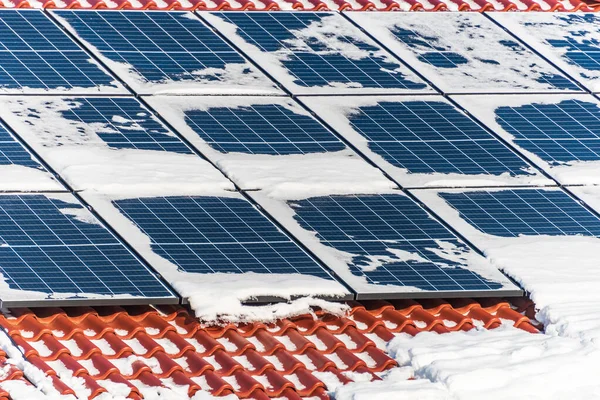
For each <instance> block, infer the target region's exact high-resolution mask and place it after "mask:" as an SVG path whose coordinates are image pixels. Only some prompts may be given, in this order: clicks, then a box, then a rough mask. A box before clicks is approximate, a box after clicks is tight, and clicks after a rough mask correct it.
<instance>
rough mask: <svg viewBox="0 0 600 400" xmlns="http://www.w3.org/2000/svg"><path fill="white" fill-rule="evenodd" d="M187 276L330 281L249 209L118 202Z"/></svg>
mask: <svg viewBox="0 0 600 400" xmlns="http://www.w3.org/2000/svg"><path fill="white" fill-rule="evenodd" d="M114 204H115V206H116V207H117V208H118V209H119V210H120V211H121V212H122V213H123V214H124V215H125V216H126V217H128V218H129V219H130V220H132V221H133V222H134V223H135V224H136V225H137V226H138V227H139V228H140V229H141V230H142V231H143V232H144V233H145V234H146V235H147V236H148V237H149V238H150V239H151V241H152V248H153V250H154V251H155V252H156V253H157V254H158V255H160V256H162V257H164V258H165V259H167V260H169V261H171V262H172V263H174V264H175V265H177V266H178V267H179V268H180V269H181V270H183V271H185V272H195V273H217V272H219V273H245V272H256V273H281V274H290V273H300V274H309V275H314V276H319V277H322V278H328V279H330V275H329V274H328V273H327V272H326V271H325V270H324V269H323V268H321V266H319V265H318V264H317V263H316V262H315V261H314V260H313V259H312V258H310V257H309V256H308V255H307V254H306V253H305V252H304V251H303V250H301V249H300V248H299V247H298V246H297V245H296V244H295V243H293V242H292V241H291V240H290V239H289V238H288V237H287V236H285V235H284V234H283V233H282V232H281V231H279V229H278V228H277V227H276V226H275V225H273V224H272V223H271V222H270V221H269V220H268V219H267V218H265V217H264V216H262V215H261V214H260V213H259V212H258V211H257V210H256V209H255V208H254V207H252V205H251V204H250V203H248V202H247V201H245V200H243V199H236V198H224V197H157V198H140V199H129V200H118V201H114Z"/></svg>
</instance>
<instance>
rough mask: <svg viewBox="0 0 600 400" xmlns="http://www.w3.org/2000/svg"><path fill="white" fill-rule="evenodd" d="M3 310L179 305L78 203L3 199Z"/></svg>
mask: <svg viewBox="0 0 600 400" xmlns="http://www.w3.org/2000/svg"><path fill="white" fill-rule="evenodd" d="M0 272H1V273H2V276H3V279H4V280H5V282H6V283H7V284H8V286H9V289H8V290H6V289H3V291H4V293H0V297H1V298H2V301H3V303H2V305H3V306H8V304H15V305H16V304H20V305H25V304H34V302H35V301H37V300H42V299H50V298H52V299H53V300H55V301H61V300H62V301H63V302H67V301H75V302H76V301H80V300H86V299H88V300H89V299H96V300H98V299H102V300H103V301H108V302H110V299H111V297H113V296H116V297H113V298H115V299H117V298H118V299H119V300H118V301H119V302H120V303H121V304H125V303H131V302H138V303H148V302H149V301H151V302H156V301H158V302H165V301H167V302H175V301H176V298H175V297H174V296H173V294H172V293H171V292H170V291H169V290H168V289H167V288H166V287H165V286H164V285H163V284H162V283H161V282H160V281H159V280H158V279H157V278H156V277H155V276H154V274H153V273H152V272H150V270H148V269H147V268H146V267H145V266H144V265H143V264H142V263H141V262H140V261H139V260H138V259H137V258H136V257H135V256H134V255H133V254H132V253H131V252H129V251H128V250H127V248H126V247H125V246H123V244H121V243H120V242H119V241H118V240H117V239H116V238H115V237H114V236H113V235H112V234H111V233H110V232H109V231H108V230H107V229H106V228H105V227H104V226H102V225H101V224H100V223H98V222H97V221H96V220H95V219H94V217H93V216H92V215H91V214H90V213H89V212H88V211H87V210H86V209H85V208H83V207H82V206H81V205H79V203H77V202H76V201H75V199H74V198H73V197H72V196H71V195H68V194H62V195H51V196H50V195H0Z"/></svg>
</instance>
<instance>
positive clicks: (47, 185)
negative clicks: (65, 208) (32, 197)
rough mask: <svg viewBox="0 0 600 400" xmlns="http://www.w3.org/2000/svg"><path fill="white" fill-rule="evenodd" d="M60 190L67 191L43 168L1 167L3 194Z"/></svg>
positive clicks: (0, 186) (13, 165)
mask: <svg viewBox="0 0 600 400" xmlns="http://www.w3.org/2000/svg"><path fill="white" fill-rule="evenodd" d="M0 129H1V127H0ZM60 190H65V188H64V187H63V186H62V185H61V184H60V183H58V181H57V180H56V179H55V178H54V177H53V176H52V175H50V174H49V173H48V172H47V171H44V170H42V169H41V168H39V169H38V168H32V167H26V166H24V165H18V164H11V165H0V191H2V192H36V191H40V192H41V191H60Z"/></svg>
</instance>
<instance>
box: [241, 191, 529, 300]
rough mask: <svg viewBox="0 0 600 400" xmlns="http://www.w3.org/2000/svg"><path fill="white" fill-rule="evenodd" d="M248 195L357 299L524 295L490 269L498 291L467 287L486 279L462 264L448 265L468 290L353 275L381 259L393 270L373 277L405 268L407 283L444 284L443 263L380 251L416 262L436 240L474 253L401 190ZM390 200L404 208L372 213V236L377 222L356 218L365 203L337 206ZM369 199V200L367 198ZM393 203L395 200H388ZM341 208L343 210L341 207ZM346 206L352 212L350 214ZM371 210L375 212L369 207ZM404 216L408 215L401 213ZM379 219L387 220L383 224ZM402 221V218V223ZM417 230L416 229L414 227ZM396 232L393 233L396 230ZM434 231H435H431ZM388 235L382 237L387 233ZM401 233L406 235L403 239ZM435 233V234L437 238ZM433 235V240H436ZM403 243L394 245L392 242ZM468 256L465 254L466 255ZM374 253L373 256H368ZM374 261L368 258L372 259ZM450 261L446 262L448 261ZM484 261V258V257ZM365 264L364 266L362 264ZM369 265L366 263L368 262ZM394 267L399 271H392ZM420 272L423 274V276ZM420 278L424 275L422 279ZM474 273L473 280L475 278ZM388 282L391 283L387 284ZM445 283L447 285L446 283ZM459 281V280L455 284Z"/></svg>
mask: <svg viewBox="0 0 600 400" xmlns="http://www.w3.org/2000/svg"><path fill="white" fill-rule="evenodd" d="M248 195H249V196H250V197H252V198H253V199H254V200H255V201H256V202H257V203H258V204H259V205H260V206H261V207H262V208H263V209H265V210H266V211H267V212H268V213H270V214H271V215H273V216H274V217H275V218H277V219H278V221H279V222H280V223H281V224H282V225H283V226H284V227H285V228H286V229H287V230H288V231H289V232H290V233H291V234H292V235H294V236H295V237H296V238H298V239H299V240H300V241H301V242H302V243H303V244H304V245H305V246H306V247H307V248H309V249H310V250H311V252H312V253H313V254H315V255H316V256H317V257H319V259H321V260H323V262H324V263H325V264H326V265H327V266H328V267H329V268H330V269H331V270H333V271H334V272H335V273H336V275H337V276H338V277H340V278H341V279H343V280H344V281H345V282H346V283H347V284H348V285H349V286H350V287H351V288H352V289H353V290H354V291H355V292H356V298H357V299H359V300H369V299H379V300H381V299H402V298H412V299H415V298H439V297H448V298H450V297H464V296H474V297H480V296H490V294H491V293H493V294H494V295H496V294H498V295H501V296H520V295H522V291H521V290H520V289H518V288H517V287H516V286H514V284H512V283H511V282H510V281H509V280H508V279H507V278H506V277H505V276H504V275H502V274H501V273H500V272H499V271H497V270H496V269H494V268H492V269H491V270H489V271H487V273H490V274H491V275H493V276H494V279H497V280H498V282H501V284H498V286H499V288H496V289H487V290H482V289H481V288H478V289H476V290H475V289H473V288H472V287H470V288H469V287H468V286H469V285H468V281H469V279H472V280H473V281H478V282H482V280H481V278H480V277H479V276H477V275H476V274H473V272H472V271H470V270H468V269H462V268H456V269H454V268H452V267H451V268H450V269H452V270H453V271H451V273H450V274H455V275H454V278H456V279H457V280H461V279H462V281H461V284H463V285H465V288H463V289H462V290H456V289H454V290H450V289H447V288H446V289H445V288H439V289H438V290H415V289H414V288H413V287H403V286H397V285H396V286H394V282H391V281H388V282H381V284H369V283H367V282H368V279H369V278H367V277H366V275H365V274H364V273H361V274H359V275H355V273H354V272H358V271H359V270H360V269H361V268H363V267H364V268H365V270H366V271H371V270H370V268H369V265H368V264H369V262H375V263H377V262H381V263H382V264H383V265H384V266H385V263H386V262H388V264H387V265H388V266H389V267H390V268H391V269H389V270H388V269H387V268H385V267H384V268H383V270H382V266H376V267H374V268H373V270H372V273H373V276H372V278H374V279H380V278H381V277H383V276H384V275H385V276H388V277H390V276H394V274H395V273H398V271H400V270H402V273H403V274H405V280H406V282H412V283H413V284H414V283H415V282H416V281H417V280H419V279H420V280H419V282H420V283H421V284H422V283H423V282H424V278H423V276H429V278H427V279H428V281H430V282H435V280H436V279H439V276H440V275H443V276H446V278H445V279H446V280H445V284H448V282H450V281H451V279H450V278H448V276H449V275H448V274H447V271H449V270H445V268H444V267H440V266H439V265H433V264H432V263H431V262H429V264H427V265H420V264H419V266H417V267H415V268H413V267H411V265H410V264H409V263H408V262H405V261H401V262H398V264H401V265H394V262H393V260H392V262H390V260H388V259H393V257H395V256H396V254H395V253H394V252H393V251H392V252H390V251H387V252H386V251H382V246H384V247H386V248H390V247H391V248H393V250H395V251H396V250H397V251H398V254H400V255H404V257H405V258H406V259H407V260H408V261H410V260H413V261H416V262H418V260H419V257H422V258H425V259H428V258H427V257H429V260H431V259H435V258H436V254H435V251H432V250H431V249H433V248H436V247H438V246H439V244H438V242H436V240H437V239H439V240H443V241H445V243H446V244H448V245H454V246H457V247H456V248H455V249H457V252H458V249H461V248H462V249H464V250H466V251H467V252H469V251H470V252H473V250H468V247H467V246H466V245H465V243H464V242H463V241H462V240H460V239H459V238H458V237H456V236H455V235H454V234H452V233H451V232H450V231H448V230H447V229H446V228H444V227H443V226H442V225H441V224H439V222H437V221H435V220H434V219H433V218H431V217H430V216H428V214H427V213H426V212H425V211H424V210H422V209H421V208H420V207H419V206H417V204H416V203H414V202H413V201H412V200H410V198H408V197H407V196H405V195H403V194H402V193H399V192H394V193H385V194H383V193H382V194H369V195H337V196H336V195H333V196H320V197H314V198H309V199H300V200H290V201H287V202H286V201H285V200H275V199H273V198H270V197H268V195H265V194H262V193H261V192H248ZM386 198H392V199H395V200H396V201H397V200H398V199H401V202H402V203H403V206H402V207H392V208H391V209H387V211H383V210H377V211H376V212H375V213H374V215H377V218H378V221H379V222H375V224H376V225H377V224H379V226H378V227H377V231H378V233H377V234H375V235H374V234H373V233H372V232H373V230H372V229H368V228H366V227H367V226H368V225H369V224H372V223H373V221H370V222H367V225H365V224H362V223H361V221H360V220H357V217H358V218H362V217H364V216H365V213H364V211H365V209H366V208H365V207H364V204H363V205H359V206H356V204H354V206H352V207H350V208H346V211H343V208H340V207H339V206H338V205H336V204H335V202H336V200H340V199H341V200H342V201H348V199H350V201H352V200H353V199H354V200H355V199H359V200H360V199H375V200H374V201H375V202H377V200H381V199H384V200H383V201H382V202H383V203H385V199H386ZM368 201H369V200H367V202H368ZM315 202H316V203H319V202H322V203H323V202H324V203H326V204H325V205H322V206H321V207H320V208H318V207H317V208H315V209H318V210H320V211H319V212H318V213H313V214H311V215H310V216H309V217H300V219H302V218H304V222H306V221H309V222H307V223H306V224H305V225H302V221H300V220H299V219H297V218H298V217H297V215H298V214H297V212H298V210H301V209H302V207H313V206H314V204H315ZM292 204H295V205H296V206H297V207H299V208H294V207H293V206H292ZM390 204H391V203H390ZM340 210H342V211H340ZM348 210H351V212H349V211H348ZM368 212H371V213H372V212H373V210H371V211H368ZM406 213H409V214H412V215H418V216H420V217H425V219H426V223H425V225H423V224H422V222H423V221H420V222H421V223H417V222H414V219H412V220H411V218H408V217H406V215H407V214H406ZM402 216H404V217H402ZM340 221H342V222H343V223H344V224H355V223H356V227H357V230H355V231H352V232H350V231H344V229H343V228H340V225H337V222H340ZM381 221H384V223H383V224H381ZM399 221H403V222H399ZM402 223H407V224H410V225H412V227H413V228H412V229H406V227H404V228H403V229H404V233H405V235H400V234H399V233H398V231H395V230H394V227H392V225H394V226H397V225H398V224H400V225H401V224H402ZM318 224H325V225H327V228H323V229H322V230H321V231H319V229H318ZM427 225H429V228H432V229H433V231H432V232H436V231H437V232H438V233H440V232H441V233H442V234H440V235H429V234H428V233H427V232H426V231H427ZM415 228H416V229H415ZM392 232H395V233H392ZM390 233H392V234H393V235H395V236H394V237H393V238H392V237H390V236H389V234H390ZM430 233H431V232H430ZM321 235H329V236H335V237H336V239H324V237H321ZM386 235H388V236H387V237H385V238H383V236H386ZM401 236H403V237H402V238H401ZM436 236H437V237H436ZM432 239H433V240H432ZM327 243H329V244H331V243H335V244H336V245H338V247H337V248H334V247H328V246H327ZM416 243H420V244H421V245H423V247H425V246H430V249H429V250H427V251H429V253H427V255H424V254H425V253H424V252H423V251H421V252H419V250H423V249H419V245H416ZM396 245H397V246H400V247H396V248H394V246H396ZM411 252H413V253H414V254H416V255H415V256H414V257H416V258H412V257H413V255H409V254H410V253H411ZM350 254H352V255H354V256H357V257H356V259H357V263H356V265H354V267H352V266H351V265H349V264H347V263H346V262H345V261H343V260H345V259H347V258H348V256H349V255H350ZM463 254H466V253H463ZM469 254H471V255H472V256H473V257H479V256H478V255H477V254H476V253H469ZM369 257H371V258H369ZM401 259H402V256H401V257H398V259H396V261H398V260H401ZM369 260H370V261H369ZM440 260H443V259H442V258H440V259H436V261H438V262H439V261H440ZM446 261H447V260H446ZM481 261H483V262H484V263H485V261H484V260H483V258H482V259H481ZM360 263H362V266H360V265H359V264H360ZM365 263H366V264H365ZM394 270H395V271H394ZM419 274H420V275H419ZM419 276H421V277H420V278H419ZM474 276H475V278H474ZM394 279H395V283H399V282H401V277H394ZM386 283H387V284H386ZM442 284H443V283H442ZM454 284H455V285H456V283H454Z"/></svg>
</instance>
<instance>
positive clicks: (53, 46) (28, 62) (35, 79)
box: [0, 10, 127, 94]
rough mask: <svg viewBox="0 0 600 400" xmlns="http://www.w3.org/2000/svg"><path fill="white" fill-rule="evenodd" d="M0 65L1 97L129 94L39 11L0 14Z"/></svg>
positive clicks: (7, 11) (8, 11)
mask: <svg viewBox="0 0 600 400" xmlns="http://www.w3.org/2000/svg"><path fill="white" fill-rule="evenodd" d="M19 30H24V31H25V32H18V31H19ZM21 34H27V35H34V37H33V38H30V39H28V40H25V39H24V38H23V37H22V36H21ZM2 37H4V38H6V41H3V40H2ZM0 65H2V67H1V68H0V93H7V94H11V93H27V94H47V93H53V94H67V93H69V94H74V93H77V94H96V93H99V92H100V93H107V94H125V93H127V90H126V89H125V88H124V87H123V86H122V85H121V84H120V83H119V82H117V81H116V80H115V78H114V77H113V76H112V75H111V73H110V72H109V71H108V70H106V69H105V68H104V67H103V66H102V65H100V64H98V63H97V62H95V61H94V60H93V59H92V58H91V57H90V56H89V55H88V54H87V53H86V52H85V51H84V50H83V49H82V48H80V47H79V46H78V45H77V44H76V43H75V42H74V41H73V40H72V39H71V38H70V37H69V36H68V35H67V34H66V33H64V32H63V31H62V30H61V28H60V27H59V26H58V25H56V24H55V23H54V21H52V20H51V19H49V18H48V17H47V16H46V15H45V14H44V13H43V12H42V11H41V10H1V11H0ZM63 69H64V71H63Z"/></svg>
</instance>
